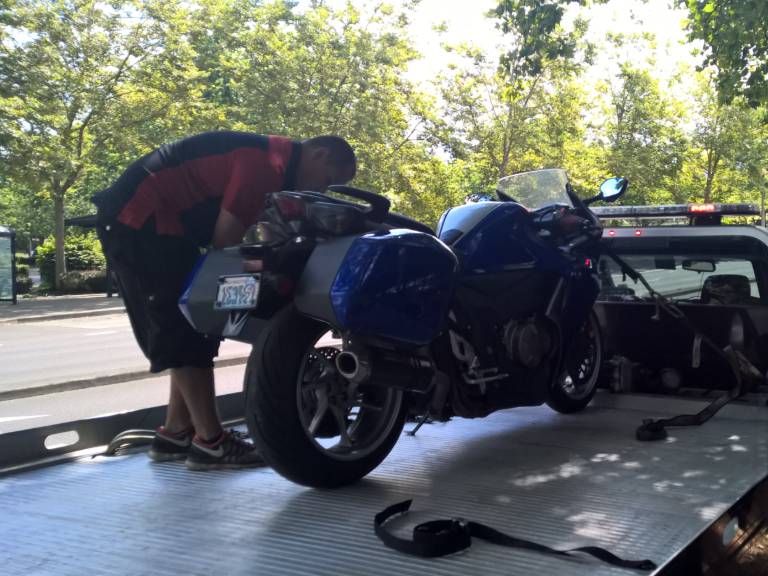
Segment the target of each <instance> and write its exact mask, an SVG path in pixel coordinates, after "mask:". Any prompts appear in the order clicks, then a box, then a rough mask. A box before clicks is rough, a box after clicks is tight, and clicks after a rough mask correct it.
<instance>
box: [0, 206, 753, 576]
mask: <svg viewBox="0 0 768 576" xmlns="http://www.w3.org/2000/svg"><path fill="white" fill-rule="evenodd" d="M681 210H682V209H681ZM686 210H688V211H689V212H690V209H689V208H686ZM717 211H720V213H723V214H728V207H715V208H713V209H712V210H711V211H709V214H708V216H710V217H711V218H714V217H715V216H717V214H716V212H717ZM678 212H680V210H678ZM690 214H693V212H690ZM636 215H637V212H635V213H634V214H632V215H631V216H632V217H635V216H636ZM651 215H652V217H654V218H659V217H660V215H659V213H658V212H653V210H651ZM602 217H604V218H605V219H606V222H607V223H608V222H609V221H610V219H616V218H619V217H620V218H626V217H627V214H626V213H618V214H617V213H616V212H613V213H611V214H603V215H602ZM676 217H680V216H679V215H678V216H676ZM604 239H605V242H606V243H607V244H608V245H609V246H611V247H612V249H613V250H614V251H615V252H616V253H617V254H620V255H621V256H622V257H623V258H625V259H626V260H628V261H629V262H630V263H631V264H633V265H635V266H637V267H638V269H641V271H642V272H643V273H644V274H645V275H646V277H647V278H648V279H649V281H650V282H651V284H654V282H655V283H656V284H655V286H657V287H656V289H657V290H659V291H660V292H661V293H664V294H665V295H666V296H668V297H669V298H671V299H673V300H674V301H675V302H676V303H677V304H678V305H679V306H680V307H681V308H682V309H684V310H685V311H686V313H687V314H688V313H690V315H691V317H692V318H693V321H694V322H699V321H701V322H704V324H705V325H706V326H704V328H707V329H711V330H713V331H714V332H715V334H713V338H714V339H715V340H717V339H718V338H720V337H721V335H720V334H719V333H717V330H718V329H719V328H720V327H721V324H722V322H721V320H722V318H725V317H726V316H727V315H728V314H730V315H732V314H734V313H737V314H740V315H742V316H744V318H746V320H747V321H748V327H749V329H748V330H747V331H746V332H747V333H748V335H747V336H746V338H747V340H748V342H747V344H746V346H747V348H748V349H749V350H750V351H752V352H754V354H755V356H754V358H755V362H756V363H757V364H758V365H759V366H760V368H761V370H762V371H763V372H762V373H763V374H765V370H766V367H765V366H764V365H763V360H762V358H765V359H766V360H768V355H765V354H764V352H763V348H762V346H763V345H764V343H765V340H766V339H765V338H763V336H766V335H767V334H768V232H766V230H765V229H764V228H760V227H756V226H742V225H738V226H731V225H717V224H715V223H713V222H712V221H710V222H709V223H708V224H707V225H705V226H651V227H648V226H645V227H643V226H614V227H611V226H610V225H609V224H607V226H606V228H605V231H604ZM601 262H602V261H601ZM608 266H610V265H609V264H607V265H605V266H603V267H601V268H600V270H599V273H600V274H601V276H602V277H603V280H604V294H603V298H602V300H601V301H600V302H599V303H598V304H597V313H598V316H599V318H600V319H601V324H602V328H603V330H604V332H605V343H606V344H605V345H606V349H607V351H608V353H609V356H610V358H611V361H610V362H607V363H606V367H605V370H604V372H605V375H604V381H605V382H604V386H605V389H604V390H601V391H600V392H599V393H598V395H597V396H596V398H595V400H594V401H593V402H592V404H591V405H590V407H589V408H587V410H585V411H584V412H583V413H580V414H573V415H563V414H557V413H555V412H553V411H551V410H549V409H548V408H546V407H535V408H515V409H513V410H509V411H503V412H499V413H496V414H493V415H491V416H490V417H488V418H485V419H482V420H462V419H455V420H452V421H450V422H448V423H434V424H429V425H427V426H424V427H423V428H422V429H421V430H420V431H419V432H418V434H417V435H415V436H407V437H405V438H403V439H401V440H400V441H399V442H398V443H397V445H396V447H395V449H394V451H393V452H392V453H391V455H390V456H389V457H388V458H387V460H386V461H385V462H384V463H383V464H382V465H381V466H379V467H378V468H377V469H376V470H375V471H374V472H373V473H371V474H370V475H369V476H368V477H366V478H365V479H364V480H363V481H361V482H359V483H357V484H356V485H353V486H350V487H347V488H343V489H338V490H333V491H323V490H313V489H307V488H303V487H300V486H297V485H294V484H291V483H290V482H288V481H287V480H285V479H283V478H282V477H280V476H279V475H277V474H276V473H274V472H273V471H271V470H269V469H256V470H249V471H236V472H234V471H219V472H191V471H188V470H187V469H186V468H185V467H184V466H183V464H178V463H166V464H154V463H150V462H149V461H148V459H147V458H146V456H145V455H143V454H138V453H136V449H135V446H136V445H140V444H141V443H142V441H146V438H147V436H145V435H143V434H142V433H141V432H129V433H127V434H124V435H123V436H122V440H119V441H118V442H116V443H114V444H112V445H109V444H110V440H111V439H112V438H113V437H114V436H115V435H116V434H117V433H119V432H122V431H124V430H126V429H132V428H142V429H145V428H152V427H153V426H155V425H157V424H159V423H160V422H161V421H162V417H163V408H162V407H156V408H151V409H147V410H142V411H139V412H132V413H124V414H116V415H111V416H104V417H100V418H95V419H90V420H83V421H79V422H70V423H65V424H59V425H54V426H48V427H45V428H39V429H36V430H25V431H20V432H13V433H8V434H3V435H0V472H2V475H0V518H1V519H2V521H0V542H2V544H0V550H2V552H0V574H4V575H5V574H8V575H22V574H23V575H45V576H48V575H78V576H80V575H84V574H89V575H94V576H95V575H102V574H130V575H140V574H147V575H149V574H152V575H169V576H170V575H174V576H175V575H187V574H195V575H197V574H200V575H204V574H205V575H209V574H216V575H219V574H221V575H240V574H242V575H245V574H248V575H251V574H269V575H273V574H274V575H277V574H285V575H294V574H313V575H314V574H317V575H357V574H371V575H386V576H391V575H392V574H401V575H414V576H415V575H418V576H422V575H425V574H436V575H437V574H441V575H442V574H445V575H451V576H453V575H456V574H488V575H496V574H498V575H502V574H503V575H505V576H508V575H516V574H520V575H523V574H525V575H529V574H534V573H537V574H562V575H574V576H575V575H587V574H589V575H593V574H595V575H614V574H631V573H633V571H631V570H627V569H623V568H618V567H615V566H609V565H607V564H601V563H599V562H597V561H595V560H594V559H592V558H590V557H588V556H584V557H578V558H563V557H554V556H548V555H543V554H539V553H536V552H533V551H527V550H519V549H510V548H504V547H499V546H495V545H493V544H489V543H486V542H482V541H476V542H475V543H474V544H473V545H472V547H471V548H470V549H469V550H467V551H465V552H464V553H461V554H457V555H453V556H448V557H444V558H439V559H425V558H416V557H411V556H405V555H403V554H400V553H398V552H396V551H393V550H391V549H389V548H386V547H385V546H384V545H383V544H382V542H381V541H379V540H378V539H377V537H376V535H375V534H374V530H373V518H374V516H375V515H376V514H377V513H378V512H380V511H381V510H382V509H384V508H385V507H387V506H389V505H390V504H393V503H396V502H400V501H402V500H405V499H411V498H412V499H413V500H414V503H413V511H412V512H411V513H409V514H408V515H407V516H406V517H404V518H401V519H397V520H393V521H392V524H391V525H392V527H393V529H394V531H395V532H396V533H397V534H398V535H403V536H405V535H407V533H408V531H409V529H410V528H412V526H413V524H414V523H417V522H422V521H424V520H429V519H434V518H451V517H462V518H466V519H468V520H474V521H476V522H482V523H484V524H486V525H490V526H493V527H494V528H496V529H498V530H501V531H503V532H506V533H508V534H512V535H515V536H518V537H521V538H526V539H529V540H534V541H536V542H539V543H541V544H546V545H548V546H552V547H554V548H571V547H574V546H584V545H595V546H602V547H603V548H607V549H609V550H611V551H612V552H613V553H615V554H617V555H619V556H621V557H623V558H648V559H650V560H652V561H653V562H655V563H656V564H657V566H658V568H657V569H655V570H654V571H652V572H646V573H653V574H659V575H666V576H670V575H686V576H689V575H691V576H695V575H721V574H722V575H730V574H740V575H747V576H751V575H765V574H768V523H767V521H766V518H768V407H766V397H768V395H767V394H766V389H765V386H764V382H763V383H762V385H761V384H756V385H754V386H752V387H751V388H750V389H749V390H748V393H746V394H744V395H743V396H741V397H740V398H739V399H738V400H736V401H734V402H732V403H730V404H728V405H727V406H725V407H724V408H723V409H722V410H720V411H719V412H718V413H717V414H716V415H715V416H714V417H713V418H712V419H711V420H709V421H708V422H706V423H705V424H704V425H702V426H695V427H679V428H669V435H668V437H667V438H666V439H664V440H662V441H659V442H640V441H638V440H636V439H635V430H636V428H637V426H638V425H639V424H640V423H641V422H642V421H643V420H644V419H646V418H659V417H668V416H674V415H676V414H681V413H695V412H698V411H699V410H701V409H702V408H703V407H705V406H706V405H707V404H708V403H709V402H710V401H711V398H712V394H715V395H716V394H718V392H716V391H714V392H713V390H716V389H717V388H718V387H719V388H720V389H721V390H722V389H723V388H728V387H729V386H730V384H729V383H728V382H726V380H725V379H726V378H727V373H726V372H724V371H723V369H722V368H723V367H722V366H718V365H717V362H715V361H710V360H709V356H708V355H707V353H706V352H703V351H701V350H699V351H697V350H696V348H697V344H696V341H695V338H694V337H693V336H692V335H691V334H686V333H685V331H684V330H683V329H680V328H676V327H674V326H673V324H672V323H670V322H669V320H670V319H665V318H663V317H661V318H660V319H657V320H651V317H652V316H653V315H654V313H655V310H654V304H653V303H652V302H651V301H649V300H648V299H647V298H646V295H645V294H644V293H643V291H642V287H640V286H631V285H630V284H631V283H630V282H627V281H626V280H625V278H623V275H622V273H621V271H619V270H616V269H611V268H610V267H608ZM750 271H751V272H750ZM722 272H727V274H723V273H722ZM676 273H677V274H676ZM718 275H720V276H723V275H726V276H728V277H729V278H725V279H723V278H720V279H717V278H715V279H713V280H708V278H709V277H711V276H718ZM678 276H680V277H678ZM736 276H746V282H747V288H746V289H745V288H744V283H743V282H744V280H743V278H735V277H736ZM691 280H693V282H692V281H691ZM725 281H730V282H731V284H732V286H730V289H729V290H725V294H726V296H727V297H728V298H730V300H727V301H725V302H718V303H713V302H712V300H713V299H715V297H718V298H724V296H723V293H724V292H723V289H722V288H723V282H725ZM726 283H727V282H726ZM718 290H719V292H718ZM734 293H735V295H734ZM739 298H741V299H742V300H743V301H739V300H738V299H739ZM713 318H714V319H713ZM707 322H708V324H707ZM723 337H725V336H723ZM699 346H700V344H699ZM761 354H762V356H761ZM220 406H221V409H222V412H223V415H224V416H225V417H226V418H228V419H230V420H231V421H233V422H234V423H235V424H237V423H238V418H239V417H240V416H241V414H242V411H241V409H240V407H241V406H242V397H241V394H231V395H227V396H225V397H221V398H220ZM123 442H125V443H128V444H131V445H133V446H134V448H133V449H128V450H122V451H121V450H118V451H117V454H118V455H116V456H109V455H107V454H110V453H113V452H115V448H119V447H120V446H122V443H123ZM54 464H55V465H54Z"/></svg>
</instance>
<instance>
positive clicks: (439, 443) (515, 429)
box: [0, 392, 768, 576]
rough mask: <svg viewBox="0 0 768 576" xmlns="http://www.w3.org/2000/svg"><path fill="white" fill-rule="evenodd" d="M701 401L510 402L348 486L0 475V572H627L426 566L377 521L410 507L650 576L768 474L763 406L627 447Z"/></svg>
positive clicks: (128, 468) (491, 561)
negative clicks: (640, 431) (625, 562)
mask: <svg viewBox="0 0 768 576" xmlns="http://www.w3.org/2000/svg"><path fill="white" fill-rule="evenodd" d="M702 406H703V401H702V402H700V401H695V400H685V399H680V398H670V397H660V396H641V395H612V394H609V393H607V392H606V393H601V394H599V395H598V396H597V397H596V399H595V401H594V402H593V404H592V405H591V406H590V407H589V408H588V409H587V410H586V411H585V412H584V413H581V414H576V415H570V416H565V415H560V414H557V413H555V412H552V411H551V410H549V409H548V408H546V407H537V408H518V409H514V410H508V411H504V412H500V413H497V414H494V415H492V416H490V417H488V418H486V419H483V420H474V421H470V420H461V419H456V420H453V421H451V422H449V423H447V424H432V425H427V426H424V427H423V428H422V429H421V430H420V431H419V433H418V435H417V436H415V437H408V436H404V437H403V438H401V440H400V441H399V443H398V444H397V446H396V448H395V450H394V451H393V452H392V454H391V455H390V456H389V458H388V459H387V460H386V461H385V462H384V463H383V464H382V465H381V466H380V467H379V468H378V469H377V470H375V471H374V472H373V473H371V474H370V475H369V476H368V477H367V478H366V479H365V480H363V481H361V482H360V483H358V484H357V485H354V486H351V487H348V488H345V489H340V490H335V491H321V490H312V489H306V488H302V487H300V486H297V485H294V484H292V483H290V482H288V481H287V480H284V479H283V478H282V477H280V476H279V475H277V474H276V473H275V472H273V471H271V470H269V469H257V470H251V471H219V472H190V471H188V470H187V469H186V468H185V467H184V466H183V464H179V463H167V464H153V463H150V462H149V461H148V459H147V457H146V456H145V455H143V454H130V455H127V456H119V457H102V456H99V457H96V458H89V459H81V460H76V461H74V462H70V463H65V464H60V465H55V466H50V467H46V468H39V469H36V470H31V471H25V472H19V473H15V474H12V475H8V476H5V477H2V478H0V517H2V522H0V542H2V547H1V548H0V549H2V552H1V553H0V573H2V574H8V575H16V574H24V575H45V576H55V575H56V576H57V575H77V576H82V575H83V574H88V575H89V576H97V575H102V574H104V575H106V574H131V575H140V574H152V575H179V574H184V575H186V574H195V575H197V574H200V575H203V574H206V575H207V574H217V575H218V574H221V575H224V574H226V575H241V574H242V575H245V574H248V575H252V574H269V575H293V574H317V575H334V576H336V575H342V574H366V575H386V576H392V575H393V574H398V575H403V576H406V575H414V576H417V575H418V576H422V575H424V574H445V575H446V576H448V575H450V576H455V575H456V574H487V575H496V574H498V575H504V576H509V575H517V574H520V575H530V574H542V575H543V574H562V575H574V576H575V575H586V574H590V575H609V574H611V575H613V574H632V573H637V572H633V571H629V570H624V569H620V568H616V567H611V566H608V565H604V564H601V563H599V562H597V561H595V560H593V559H591V558H589V557H585V559H584V560H570V559H560V558H553V557H548V556H544V555H540V554H536V553H532V552H526V551H519V550H513V549H509V548H502V547H498V546H494V545H491V544H487V543H484V542H481V541H475V543H474V544H473V546H472V547H471V548H470V549H469V550H468V551H466V552H465V553H463V554H459V555H455V556H452V557H446V558H441V559H434V560H427V559H421V558H414V557H410V556H405V555H402V554H400V553H398V552H395V551H393V550H390V549H388V548H385V547H384V545H383V544H382V543H381V542H380V541H379V540H378V539H377V538H376V536H375V535H374V532H373V517H374V515H375V514H376V513H377V512H379V511H381V510H382V509H383V508H384V507H386V506H387V505H390V504H393V503H395V502H399V501H401V500H405V499H409V498H413V499H414V504H413V512H412V513H411V514H410V515H409V516H406V517H405V518H400V519H397V520H393V521H392V522H393V524H392V526H393V528H394V529H395V530H396V531H397V532H398V533H399V534H402V535H406V534H407V533H408V532H409V530H410V527H411V526H413V524H414V523H418V522H422V521H425V520H428V519H437V518H451V517H456V516H460V517H463V518H467V519H471V520H475V521H478V522H482V523H485V524H489V525H491V526H493V527H495V528H497V529H499V530H502V531H504V532H507V533H509V534H512V535H516V536H520V537H522V538H528V539H532V540H535V541H538V542H540V543H543V544H547V545H550V546H553V547H571V546H579V545H587V544H594V545H598V546H603V547H605V548H608V549H610V550H611V551H613V552H614V553H616V554H618V555H620V556H622V557H625V558H634V559H641V558H649V559H651V560H653V561H655V562H656V563H657V564H658V565H659V569H658V570H657V571H656V573H657V574H661V573H664V570H665V568H666V567H668V566H669V565H670V563H671V562H672V561H673V559H675V558H676V557H678V556H679V555H680V553H681V551H683V550H684V549H686V548H687V547H688V546H689V545H690V544H691V543H692V542H694V541H695V540H696V539H697V537H699V536H700V535H701V534H702V533H703V532H704V531H705V530H707V529H708V527H710V525H712V524H713V522H715V521H716V520H717V519H718V518H720V517H721V515H722V514H723V513H724V512H726V511H728V510H729V508H731V507H732V506H733V505H734V504H735V503H736V502H737V501H739V500H740V499H741V498H743V496H744V495H745V494H746V493H747V492H748V491H750V489H752V488H753V487H755V486H756V485H758V484H759V483H760V482H761V481H763V480H765V479H766V476H768V409H767V408H765V407H764V406H748V405H739V404H734V405H729V406H727V407H726V408H724V409H723V410H722V411H721V412H720V413H718V414H717V416H716V417H715V418H713V419H712V420H710V421H709V422H708V423H706V424H705V425H704V426H701V427H693V428H671V429H670V430H669V431H670V437H669V438H668V439H667V440H666V441H663V442H660V443H641V442H638V441H636V440H635V439H634V432H635V428H636V427H637V426H638V425H639V424H640V422H641V421H642V419H643V418H648V417H661V416H666V415H672V414H676V413H681V412H694V411H698V410H699V409H700V408H701V407H702Z"/></svg>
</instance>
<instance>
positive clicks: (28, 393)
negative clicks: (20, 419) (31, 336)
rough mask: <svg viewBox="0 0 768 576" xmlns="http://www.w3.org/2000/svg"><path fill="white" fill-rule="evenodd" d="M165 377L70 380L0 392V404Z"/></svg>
mask: <svg viewBox="0 0 768 576" xmlns="http://www.w3.org/2000/svg"><path fill="white" fill-rule="evenodd" d="M247 361H248V356H236V357H234V358H224V359H222V360H216V361H215V362H214V368H226V367H228V366H238V365H240V364H245V363H246V362H247ZM164 376H165V375H164V374H162V373H160V374H153V373H152V372H148V371H147V370H138V371H134V372H124V373H122V374H111V375H109V376H98V377H96V378H84V379H82V380H70V381H69V382H60V383H58V384H44V385H42V386H33V387H31V388H20V389H18V390H6V391H4V392H0V402H4V401H7V400H20V399H22V398H33V397H35V396H45V395H47V394H58V393H60V392H71V391H73V390H83V389H85V388H96V387H98V386H108V385H109V384H122V383H123V382H130V381H131V380H143V379H146V378H162V377H164Z"/></svg>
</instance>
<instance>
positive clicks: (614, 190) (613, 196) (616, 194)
mask: <svg viewBox="0 0 768 576" xmlns="http://www.w3.org/2000/svg"><path fill="white" fill-rule="evenodd" d="M627 186H629V180H627V179H626V178H608V179H607V180H606V181H605V182H603V183H602V184H600V199H601V200H602V201H603V202H613V201H614V200H618V199H619V198H620V197H621V195H622V194H624V192H626V191H627Z"/></svg>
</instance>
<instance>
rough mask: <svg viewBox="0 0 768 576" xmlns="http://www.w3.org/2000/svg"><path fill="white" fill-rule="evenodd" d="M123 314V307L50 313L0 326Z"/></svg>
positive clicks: (6, 320)
mask: <svg viewBox="0 0 768 576" xmlns="http://www.w3.org/2000/svg"><path fill="white" fill-rule="evenodd" d="M123 312H125V307H123V306H120V307H117V308H102V309H101V310H83V311H82V312H51V313H50V314H38V315H36V316H17V317H16V318H4V319H0V324H25V323H28V322H45V321H46V320H67V319H69V318H85V317H86V316H107V315H109V314H119V313H123Z"/></svg>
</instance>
